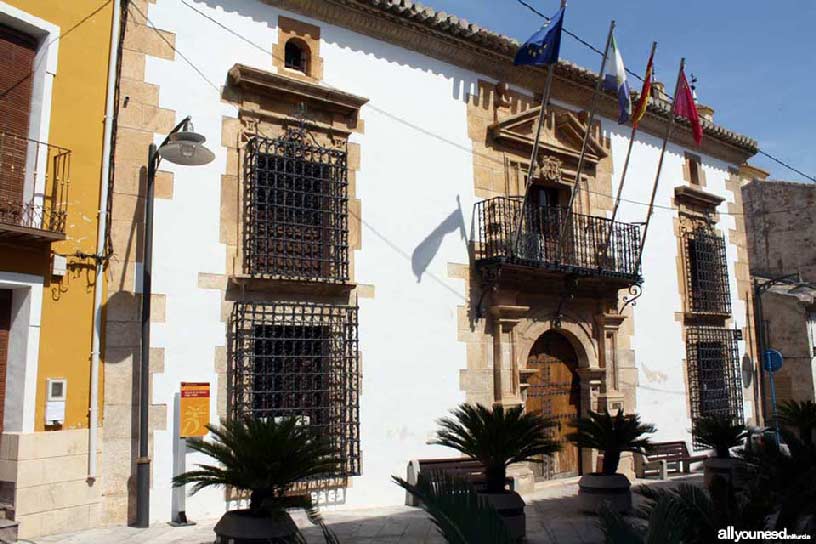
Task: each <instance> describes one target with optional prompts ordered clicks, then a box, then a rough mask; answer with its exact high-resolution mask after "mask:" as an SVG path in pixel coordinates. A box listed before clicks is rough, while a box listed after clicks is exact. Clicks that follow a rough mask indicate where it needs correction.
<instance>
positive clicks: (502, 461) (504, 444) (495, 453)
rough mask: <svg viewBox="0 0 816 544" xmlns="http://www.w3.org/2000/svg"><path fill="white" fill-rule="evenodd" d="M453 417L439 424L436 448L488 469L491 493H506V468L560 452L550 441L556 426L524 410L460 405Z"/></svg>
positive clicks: (453, 411) (536, 460)
mask: <svg viewBox="0 0 816 544" xmlns="http://www.w3.org/2000/svg"><path fill="white" fill-rule="evenodd" d="M451 413H452V414H453V417H449V418H443V419H441V420H440V421H439V426H440V427H441V428H440V429H439V430H438V431H437V433H436V439H435V440H433V441H432V443H433V444H440V445H442V446H447V447H449V448H453V449H455V450H459V451H460V452H462V453H463V454H465V455H467V456H469V457H472V458H474V459H477V460H478V461H480V462H481V463H482V464H483V465H484V466H485V476H486V479H487V492H488V493H502V492H504V483H505V479H506V478H507V467H508V466H509V465H511V464H513V463H520V462H522V461H532V462H541V461H542V459H541V456H545V455H552V454H553V453H555V452H557V451H558V449H559V445H558V444H557V443H556V442H554V441H553V440H552V439H551V438H550V433H549V429H550V427H552V425H553V423H552V422H551V421H549V420H547V419H545V418H544V417H542V416H541V415H539V414H536V413H525V412H524V411H523V409H522V407H521V406H517V407H512V408H507V409H505V408H504V407H502V406H496V407H495V408H493V409H492V410H490V409H489V408H486V407H485V406H482V405H481V404H477V405H472V404H461V405H459V406H458V407H457V408H455V409H454V410H452V411H451Z"/></svg>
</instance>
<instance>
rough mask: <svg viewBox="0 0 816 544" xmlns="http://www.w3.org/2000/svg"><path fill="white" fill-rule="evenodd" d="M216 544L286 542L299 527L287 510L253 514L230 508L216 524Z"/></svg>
mask: <svg viewBox="0 0 816 544" xmlns="http://www.w3.org/2000/svg"><path fill="white" fill-rule="evenodd" d="M213 530H214V531H215V544H269V543H270V542H286V541H288V539H291V538H292V537H293V536H294V535H295V534H297V531H298V528H297V525H295V522H294V521H292V518H291V517H290V516H289V514H287V513H286V512H276V513H275V514H274V515H271V516H263V517H259V516H253V515H251V514H250V513H249V510H230V511H229V512H227V513H226V514H224V515H223V516H221V519H220V520H218V523H216V524H215V528H214V529H213Z"/></svg>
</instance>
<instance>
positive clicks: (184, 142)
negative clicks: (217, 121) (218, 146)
mask: <svg viewBox="0 0 816 544" xmlns="http://www.w3.org/2000/svg"><path fill="white" fill-rule="evenodd" d="M206 140H207V139H206V138H205V137H204V136H202V135H201V134H199V133H197V132H195V131H194V130H193V124H192V122H190V120H189V118H188V119H187V120H185V122H184V123H183V124H182V126H181V130H179V131H178V132H174V133H172V134H170V135H169V136H168V137H167V141H166V143H164V144H163V145H162V146H161V147H160V148H159V155H160V156H161V157H162V158H163V159H167V160H168V161H170V162H172V163H174V164H181V165H184V166H200V165H204V164H209V163H210V162H212V160H213V159H214V158H215V154H213V152H212V151H210V150H209V149H207V147H206V146H205V145H204V142H205V141H206Z"/></svg>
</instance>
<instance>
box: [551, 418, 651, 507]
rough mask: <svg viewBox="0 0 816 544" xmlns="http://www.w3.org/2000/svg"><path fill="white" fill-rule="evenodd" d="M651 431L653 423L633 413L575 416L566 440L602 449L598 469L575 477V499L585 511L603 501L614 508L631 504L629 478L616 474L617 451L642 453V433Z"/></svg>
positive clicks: (646, 444)
mask: <svg viewBox="0 0 816 544" xmlns="http://www.w3.org/2000/svg"><path fill="white" fill-rule="evenodd" d="M653 432H655V427H654V425H648V424H643V423H641V422H640V416H639V415H637V414H624V413H623V410H618V413H617V414H616V415H614V416H613V415H611V414H610V413H609V412H603V413H598V412H592V411H590V412H589V415H588V416H587V417H582V418H580V419H578V422H577V424H576V430H575V431H573V432H571V433H569V434H568V435H567V440H569V441H570V442H572V443H574V444H575V445H576V446H578V447H579V448H592V449H595V450H598V451H600V452H602V453H603V464H602V466H601V472H593V473H590V474H584V475H583V476H581V479H580V480H579V481H578V502H579V504H580V506H581V509H582V510H584V511H587V512H598V511H599V509H600V508H601V506H602V505H603V504H605V503H606V504H608V507H609V508H610V509H612V510H613V511H616V512H627V511H629V510H630V509H631V508H632V492H631V490H630V484H629V479H628V478H627V477H626V476H624V475H623V474H618V465H619V464H620V458H621V454H622V453H623V452H625V451H628V452H632V453H644V452H645V451H646V450H647V449H648V447H649V439H648V438H646V437H645V436H644V435H646V434H649V433H653Z"/></svg>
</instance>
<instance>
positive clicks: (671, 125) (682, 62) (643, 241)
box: [636, 58, 686, 268]
mask: <svg viewBox="0 0 816 544" xmlns="http://www.w3.org/2000/svg"><path fill="white" fill-rule="evenodd" d="M685 66H686V59H685V58H682V59H680V69H679V70H678V71H677V82H676V83H675V84H674V97H673V98H672V104H671V107H670V108H669V123H668V125H667V126H666V134H665V136H663V147H662V148H661V150H660V159H659V160H658V161H657V174H655V180H654V185H652V196H651V198H650V199H649V210H648V211H647V212H646V223H645V224H644V225H643V236H641V238H640V248H639V249H638V258H637V261H636V262H637V265H638V268H640V263H641V259H642V258H643V248H644V246H645V245H646V234H647V233H648V232H649V223H650V222H651V219H652V214H653V213H654V201H655V196H657V186H658V183H659V182H660V172H661V170H663V158H664V157H665V155H666V146H667V144H668V142H669V138H670V137H671V133H672V129H673V128H674V117H675V116H674V102H675V101H676V100H677V87H678V86H679V85H680V74H682V73H683V68H684V67H685Z"/></svg>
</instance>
